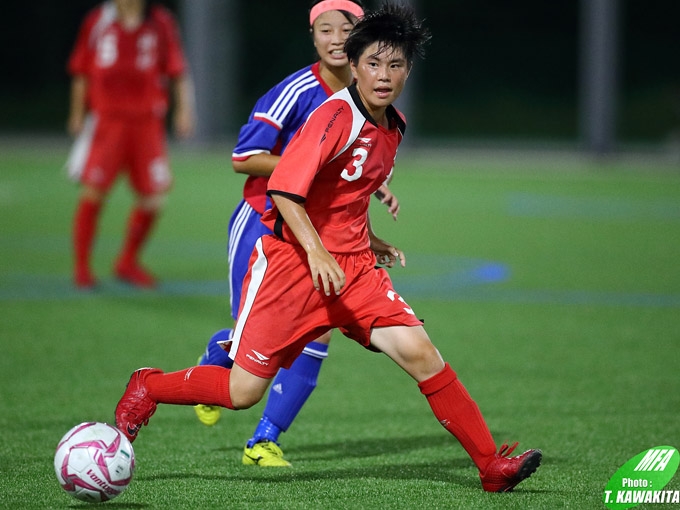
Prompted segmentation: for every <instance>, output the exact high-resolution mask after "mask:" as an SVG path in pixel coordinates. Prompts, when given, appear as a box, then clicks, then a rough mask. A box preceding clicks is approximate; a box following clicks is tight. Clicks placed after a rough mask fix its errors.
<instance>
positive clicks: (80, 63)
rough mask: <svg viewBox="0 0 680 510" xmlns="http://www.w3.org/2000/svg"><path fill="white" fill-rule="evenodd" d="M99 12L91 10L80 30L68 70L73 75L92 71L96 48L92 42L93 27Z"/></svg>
mask: <svg viewBox="0 0 680 510" xmlns="http://www.w3.org/2000/svg"><path fill="white" fill-rule="evenodd" d="M96 17H97V13H96V12H90V13H89V14H88V15H87V16H86V17H85V19H84V20H83V22H82V24H81V25H80V29H79V30H78V36H77V38H76V42H75V44H74V46H73V50H72V51H71V55H70V56H69V60H68V64H67V71H68V73H69V74H70V75H71V76H75V75H79V74H84V75H87V74H89V73H90V70H91V65H92V59H93V57H94V49H93V48H92V45H91V44H90V37H91V34H92V29H93V27H94V24H95V21H96Z"/></svg>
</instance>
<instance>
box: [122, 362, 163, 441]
mask: <svg viewBox="0 0 680 510" xmlns="http://www.w3.org/2000/svg"><path fill="white" fill-rule="evenodd" d="M153 373H162V370H159V369H157V368H140V369H139V370H135V371H134V372H133V373H132V375H131V376H130V381H129V382H128V383H127V386H126V388H125V393H123V396H122V397H121V399H120V400H119V401H118V405H117V406H116V427H118V429H119V430H120V431H121V432H122V433H123V434H125V437H127V438H128V439H129V440H130V442H131V443H132V442H133V441H134V440H135V439H136V438H137V432H139V429H141V428H142V425H147V424H148V423H149V418H151V416H152V415H153V413H155V412H156V402H155V401H154V400H152V399H151V397H149V395H148V391H147V390H146V386H145V385H144V379H146V376H147V375H149V374H153Z"/></svg>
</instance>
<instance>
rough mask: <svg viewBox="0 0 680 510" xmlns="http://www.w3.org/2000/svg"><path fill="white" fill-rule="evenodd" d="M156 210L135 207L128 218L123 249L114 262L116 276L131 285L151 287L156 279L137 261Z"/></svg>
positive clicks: (153, 221) (153, 220) (154, 220)
mask: <svg viewBox="0 0 680 510" xmlns="http://www.w3.org/2000/svg"><path fill="white" fill-rule="evenodd" d="M156 217H157V213H156V211H150V210H148V209H142V208H140V207H136V208H135V209H133V210H132V213H131V214H130V219H129V220H128V226H127V234H126V237H125V242H124V243H123V249H122V250H121V253H120V256H119V257H118V261H117V262H116V268H115V270H116V276H118V278H120V279H121V280H124V281H126V282H128V283H131V284H133V285H137V286H140V287H153V286H154V285H155V284H156V279H155V278H154V277H153V275H151V274H150V273H149V272H148V271H146V270H145V269H144V268H142V266H141V265H140V264H139V263H138V262H137V257H138V255H139V251H140V249H141V248H142V246H143V244H144V242H145V241H146V239H147V238H148V237H149V233H150V232H151V228H152V227H153V226H154V224H155V222H156Z"/></svg>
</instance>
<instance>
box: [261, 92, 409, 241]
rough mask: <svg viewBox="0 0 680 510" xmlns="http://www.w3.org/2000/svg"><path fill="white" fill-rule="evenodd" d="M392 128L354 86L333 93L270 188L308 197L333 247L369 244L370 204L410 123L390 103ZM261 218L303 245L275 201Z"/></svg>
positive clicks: (306, 126)
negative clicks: (378, 119)
mask: <svg viewBox="0 0 680 510" xmlns="http://www.w3.org/2000/svg"><path fill="white" fill-rule="evenodd" d="M386 115H387V118H388V121H389V128H384V127H383V126H379V125H377V124H376V123H375V121H374V120H373V118H372V117H371V116H370V115H369V113H368V112H367V110H366V108H365V107H364V105H363V103H362V102H361V99H360V97H359V94H358V92H357V90H356V86H355V85H351V86H350V87H348V88H346V89H343V90H341V91H340V92H338V93H336V94H334V95H332V96H331V97H329V98H328V99H327V100H326V101H325V102H324V103H323V104H322V105H321V106H319V108H317V109H316V110H315V111H314V112H313V113H312V114H311V115H310V116H309V118H308V119H307V121H306V122H305V124H304V125H303V126H302V127H301V128H300V130H299V131H298V132H297V133H296V134H295V136H294V137H293V139H292V140H291V142H290V144H288V147H287V148H286V150H285V152H284V153H283V155H282V157H281V160H280V161H279V163H278V164H277V165H276V169H275V170H274V172H273V173H272V175H271V177H270V179H269V184H268V187H267V190H268V191H267V193H268V194H269V195H272V194H281V195H285V196H287V197H289V198H292V199H293V200H296V201H300V202H304V206H305V210H306V212H307V215H308V216H309V219H310V220H311V222H312V225H314V228H315V229H316V231H317V232H318V234H319V236H320V238H321V241H322V242H323V244H324V246H325V247H326V249H327V250H328V251H329V252H334V253H350V252H359V251H362V250H366V249H368V248H369V247H370V241H369V238H368V226H367V219H368V206H369V203H370V199H371V195H372V194H373V193H374V192H375V191H376V190H377V189H378V188H379V187H380V186H381V185H382V184H383V183H385V181H386V180H387V178H388V176H389V175H390V173H391V172H392V168H393V167H394V158H395V157H396V154H397V147H398V146H399V143H400V142H401V140H402V138H403V133H404V131H405V128H406V123H405V121H404V118H403V116H402V115H401V113H400V112H399V111H398V110H397V109H396V108H394V107H393V106H389V107H388V108H387V112H386ZM262 222H263V223H264V224H265V225H266V226H267V227H269V228H270V229H271V230H272V231H273V232H274V233H275V234H276V235H277V236H279V237H281V238H283V239H284V240H286V241H288V242H291V243H294V244H298V243H297V240H296V239H295V236H294V235H293V233H292V232H291V231H290V228H289V227H288V226H287V225H286V224H285V222H284V221H283V217H282V216H281V215H280V213H279V211H278V210H277V208H276V205H274V207H273V208H272V209H270V210H269V211H267V212H265V214H264V216H263V217H262Z"/></svg>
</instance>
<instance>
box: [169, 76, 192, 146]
mask: <svg viewBox="0 0 680 510" xmlns="http://www.w3.org/2000/svg"><path fill="white" fill-rule="evenodd" d="M171 86H172V92H173V99H174V111H173V116H172V124H173V128H174V130H175V135H177V136H178V137H179V138H189V137H190V136H192V135H193V134H194V129H195V127H196V113H195V112H196V101H195V96H194V84H193V81H192V80H191V77H190V76H189V75H188V74H187V73H184V74H181V75H179V76H177V77H175V78H172V81H171Z"/></svg>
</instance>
